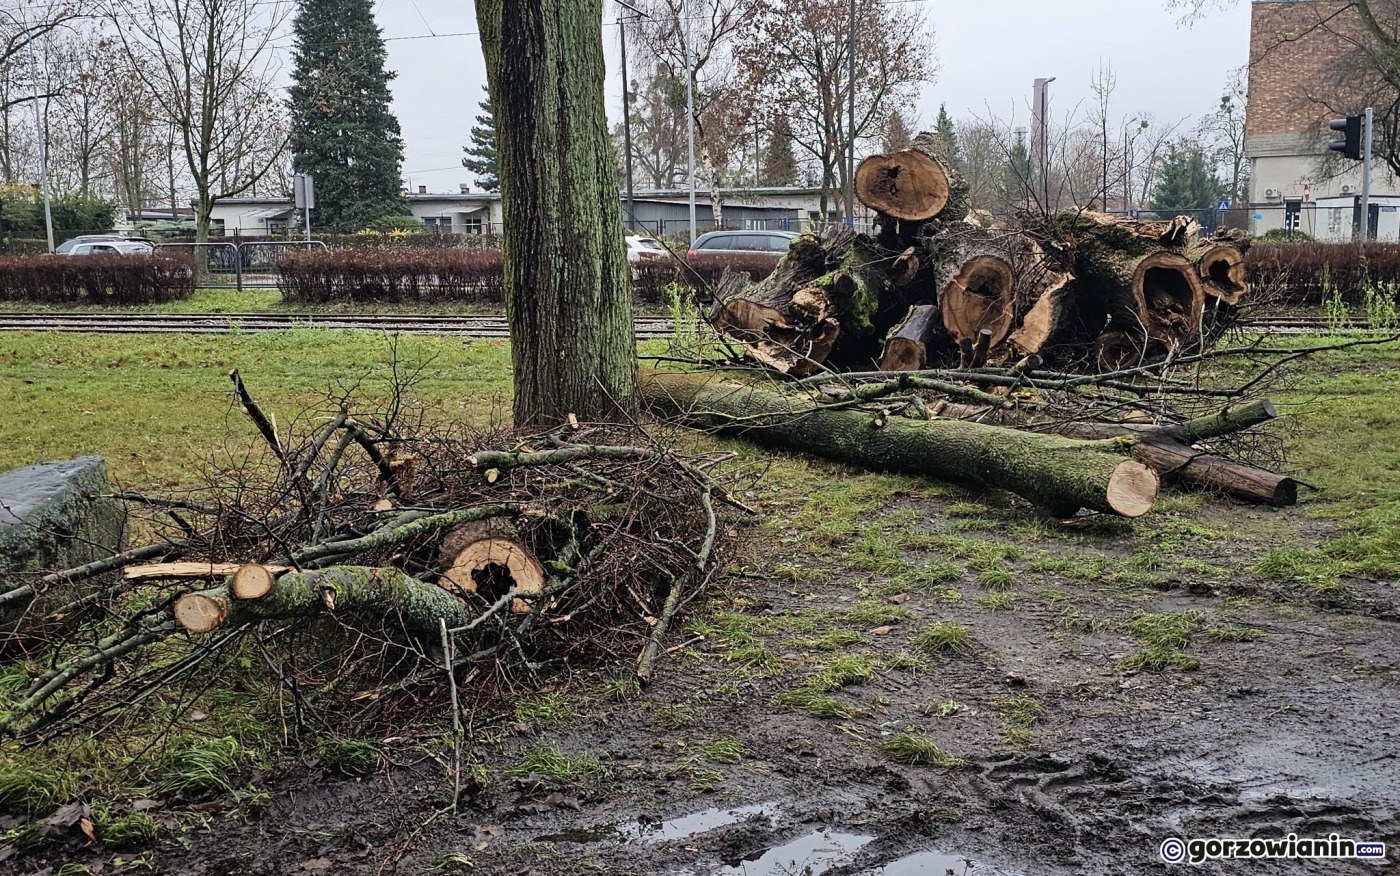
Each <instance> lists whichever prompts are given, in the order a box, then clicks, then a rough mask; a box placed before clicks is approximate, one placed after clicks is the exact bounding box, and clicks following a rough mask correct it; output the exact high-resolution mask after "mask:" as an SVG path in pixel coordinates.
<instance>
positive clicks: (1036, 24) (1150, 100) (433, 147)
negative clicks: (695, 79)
mask: <svg viewBox="0 0 1400 876" xmlns="http://www.w3.org/2000/svg"><path fill="white" fill-rule="evenodd" d="M605 2H606V0H605ZM913 2H917V3H919V4H920V5H921V6H922V7H923V9H924V15H925V18H926V20H927V23H928V25H929V26H930V27H932V28H933V30H934V33H935V36H936V39H937V52H938V60H939V64H940V67H941V69H940V71H939V73H938V75H937V79H936V81H934V82H933V83H930V84H927V85H925V86H924V88H923V93H922V95H921V98H920V100H919V104H918V108H917V109H918V113H919V116H920V119H919V120H920V122H921V123H923V124H925V125H929V124H931V123H932V121H933V119H934V117H935V116H936V115H937V113H938V105H939V103H946V104H947V105H948V110H949V112H950V113H951V114H952V115H953V117H954V118H955V119H961V118H968V117H971V116H978V117H982V118H986V117H989V116H996V117H998V118H1001V119H1002V120H1010V119H1012V118H1013V117H1014V118H1015V120H1016V123H1017V124H1028V120H1029V118H1030V112H1029V110H1028V107H1029V103H1030V91H1031V82H1032V80H1034V79H1035V78H1036V77H1038V76H1045V77H1050V76H1053V77H1055V82H1054V83H1053V84H1051V86H1050V96H1051V115H1052V117H1053V118H1054V119H1055V120H1057V121H1061V120H1063V119H1064V118H1065V117H1066V116H1067V115H1069V114H1070V113H1073V112H1075V111H1076V109H1077V111H1078V112H1079V114H1080V115H1081V116H1082V115H1084V114H1087V112H1088V110H1089V106H1090V103H1091V100H1092V93H1091V91H1090V83H1091V81H1092V80H1093V78H1094V76H1095V75H1096V73H1097V71H1098V69H1099V66H1100V64H1101V63H1106V64H1109V65H1111V66H1112V68H1113V71H1114V73H1115V74H1116V76H1117V90H1116V92H1115V94H1114V98H1113V107H1112V109H1111V112H1112V114H1113V115H1114V116H1115V117H1118V118H1124V119H1126V118H1129V117H1131V116H1133V115H1135V114H1137V113H1140V112H1150V113H1152V114H1153V115H1154V116H1155V117H1156V118H1157V119H1160V120H1163V121H1164V122H1175V121H1181V120H1194V118H1195V117H1197V116H1199V115H1201V114H1202V113H1205V112H1209V111H1210V110H1211V109H1213V108H1214V106H1215V104H1216V103H1217V102H1218V100H1219V97H1220V94H1221V92H1222V90H1223V88H1224V86H1225V83H1226V80H1227V77H1228V75H1229V73H1230V71H1231V70H1233V69H1234V68H1237V67H1240V66H1242V65H1243V64H1244V63H1245V61H1246V60H1247V55H1248V49H1249V4H1248V3H1244V2H1240V3H1236V4H1234V5H1233V6H1232V7H1231V8H1229V9H1226V10H1224V11H1217V12H1212V13H1210V14H1209V15H1208V16H1207V17H1206V18H1205V19H1204V20H1202V21H1198V22H1197V23H1195V24H1194V25H1192V26H1191V27H1186V26H1184V25H1180V24H1178V18H1179V13H1176V12H1171V11H1168V10H1167V9H1166V4H1165V3H1164V2H1163V0H972V2H969V0H913ZM610 5H611V4H610ZM376 16H377V18H378V20H379V23H380V26H381V27H382V28H383V30H384V36H385V39H386V41H387V42H386V45H387V46H388V50H389V66H390V67H391V68H392V69H394V70H395V71H397V72H398V78H397V79H395V80H394V82H393V85H392V88H393V91H394V109H395V111H396V112H397V113H398V117H399V124H400V125H401V126H402V128H403V134H404V143H405V155H404V168H403V169H404V176H405V177H406V178H408V180H410V181H411V184H412V185H413V187H414V188H413V190H414V191H416V190H417V187H418V186H420V185H426V186H427V187H428V190H429V191H431V192H450V191H456V190H457V186H458V184H459V183H468V184H471V182H472V175H471V173H470V171H467V170H466V169H465V168H463V167H461V164H460V161H461V157H462V151H461V149H462V145H463V144H464V143H466V142H467V131H468V129H469V128H470V127H471V123H472V119H473V118H474V117H475V115H476V113H477V112H478V108H477V102H478V101H480V100H481V98H482V96H483V92H482V90H481V86H482V84H483V83H484V82H485V76H486V74H485V70H484V67H483V64H482V59H481V44H480V41H479V39H478V37H477V35H476V33H475V31H476V18H475V12H474V10H473V7H472V4H471V2H470V0H465V2H464V0H379V2H378V6H377V7H376ZM433 34H437V36H433ZM603 35H604V42H605V44H606V47H607V50H608V54H609V77H608V82H609V89H608V94H607V101H608V115H609V116H610V117H611V118H613V119H615V120H617V119H620V118H621V113H622V109H621V105H620V103H621V95H622V91H621V82H620V78H619V75H618V69H617V28H616V27H615V26H609V27H606V28H604V34H603ZM1191 124H1192V121H1188V122H1187V124H1186V125H1185V127H1188V128H1189V127H1190V126H1191Z"/></svg>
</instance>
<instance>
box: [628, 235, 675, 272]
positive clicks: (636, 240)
mask: <svg viewBox="0 0 1400 876" xmlns="http://www.w3.org/2000/svg"><path fill="white" fill-rule="evenodd" d="M623 240H624V241H626V243H627V261H628V262H629V263H631V264H634V265H635V264H637V263H638V262H655V261H660V260H661V259H664V258H666V257H667V256H669V255H670V253H669V252H667V251H666V247H664V246H662V245H661V244H660V243H658V242H657V241H656V238H654V237H643V236H642V235H640V234H629V235H627V236H626V237H624V238H623Z"/></svg>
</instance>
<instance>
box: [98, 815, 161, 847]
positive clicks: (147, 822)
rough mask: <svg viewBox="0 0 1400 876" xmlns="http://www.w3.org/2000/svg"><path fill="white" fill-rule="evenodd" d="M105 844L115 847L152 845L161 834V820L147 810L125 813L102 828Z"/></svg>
mask: <svg viewBox="0 0 1400 876" xmlns="http://www.w3.org/2000/svg"><path fill="white" fill-rule="evenodd" d="M101 831H102V833H101V836H102V843H103V845H106V846H110V847H112V848H115V849H126V848H136V847H139V846H146V845H150V844H151V843H153V842H155V841H156V837H158V836H160V822H159V821H156V820H155V818H153V817H151V816H150V815H147V814H146V813H145V812H133V813H131V814H130V815H123V816H122V817H121V818H118V819H116V820H114V821H112V822H110V823H108V824H105V825H103V826H102V828H101Z"/></svg>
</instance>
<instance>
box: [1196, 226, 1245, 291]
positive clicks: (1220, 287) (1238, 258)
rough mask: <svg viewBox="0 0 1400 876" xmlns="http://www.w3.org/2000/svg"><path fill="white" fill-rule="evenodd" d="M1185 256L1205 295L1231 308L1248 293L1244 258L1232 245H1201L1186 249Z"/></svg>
mask: <svg viewBox="0 0 1400 876" xmlns="http://www.w3.org/2000/svg"><path fill="white" fill-rule="evenodd" d="M1185 255H1186V257H1187V259H1189V260H1190V261H1192V262H1194V263H1195V265H1196V272H1197V274H1198V275H1199V276H1200V278H1201V286H1202V289H1203V290H1204V291H1205V294H1206V295H1209V296H1211V297H1212V298H1218V299H1220V300H1221V301H1223V302H1224V303H1226V304H1231V305H1234V304H1239V303H1240V300H1241V299H1243V298H1244V296H1245V294H1246V293H1247V292H1248V291H1249V283H1248V282H1247V281H1246V280H1245V274H1244V256H1243V255H1242V254H1241V253H1240V250H1239V247H1237V246H1235V245H1234V244H1230V243H1222V242H1219V241H1213V240H1206V241H1201V242H1200V243H1198V244H1194V245H1192V246H1190V247H1188V248H1187V250H1186V253H1185Z"/></svg>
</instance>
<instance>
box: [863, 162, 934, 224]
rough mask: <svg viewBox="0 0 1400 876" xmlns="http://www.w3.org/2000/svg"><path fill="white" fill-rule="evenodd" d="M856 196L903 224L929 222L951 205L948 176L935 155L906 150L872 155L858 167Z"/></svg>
mask: <svg viewBox="0 0 1400 876" xmlns="http://www.w3.org/2000/svg"><path fill="white" fill-rule="evenodd" d="M855 188H856V197H857V198H859V199H860V202H861V203H862V204H864V205H865V206H867V207H869V208H870V209H872V210H875V211H876V212H878V213H883V214H884V215H886V216H889V217H891V218H894V219H898V220H900V221H901V222H916V223H917V222H927V221H928V220H929V219H932V218H933V217H935V216H937V215H938V214H939V213H940V212H942V210H943V208H944V207H945V206H947V204H948V196H949V194H950V190H949V186H948V174H947V173H946V172H945V171H944V170H943V166H942V165H941V164H939V163H938V161H937V160H936V159H934V158H933V157H932V156H930V155H928V154H926V153H924V152H922V151H920V150H918V149H905V150H903V151H900V152H893V153H890V154H888V155H871V156H869V157H868V158H866V159H865V160H864V161H862V162H861V163H860V166H859V167H857V168H856V179H855Z"/></svg>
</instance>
